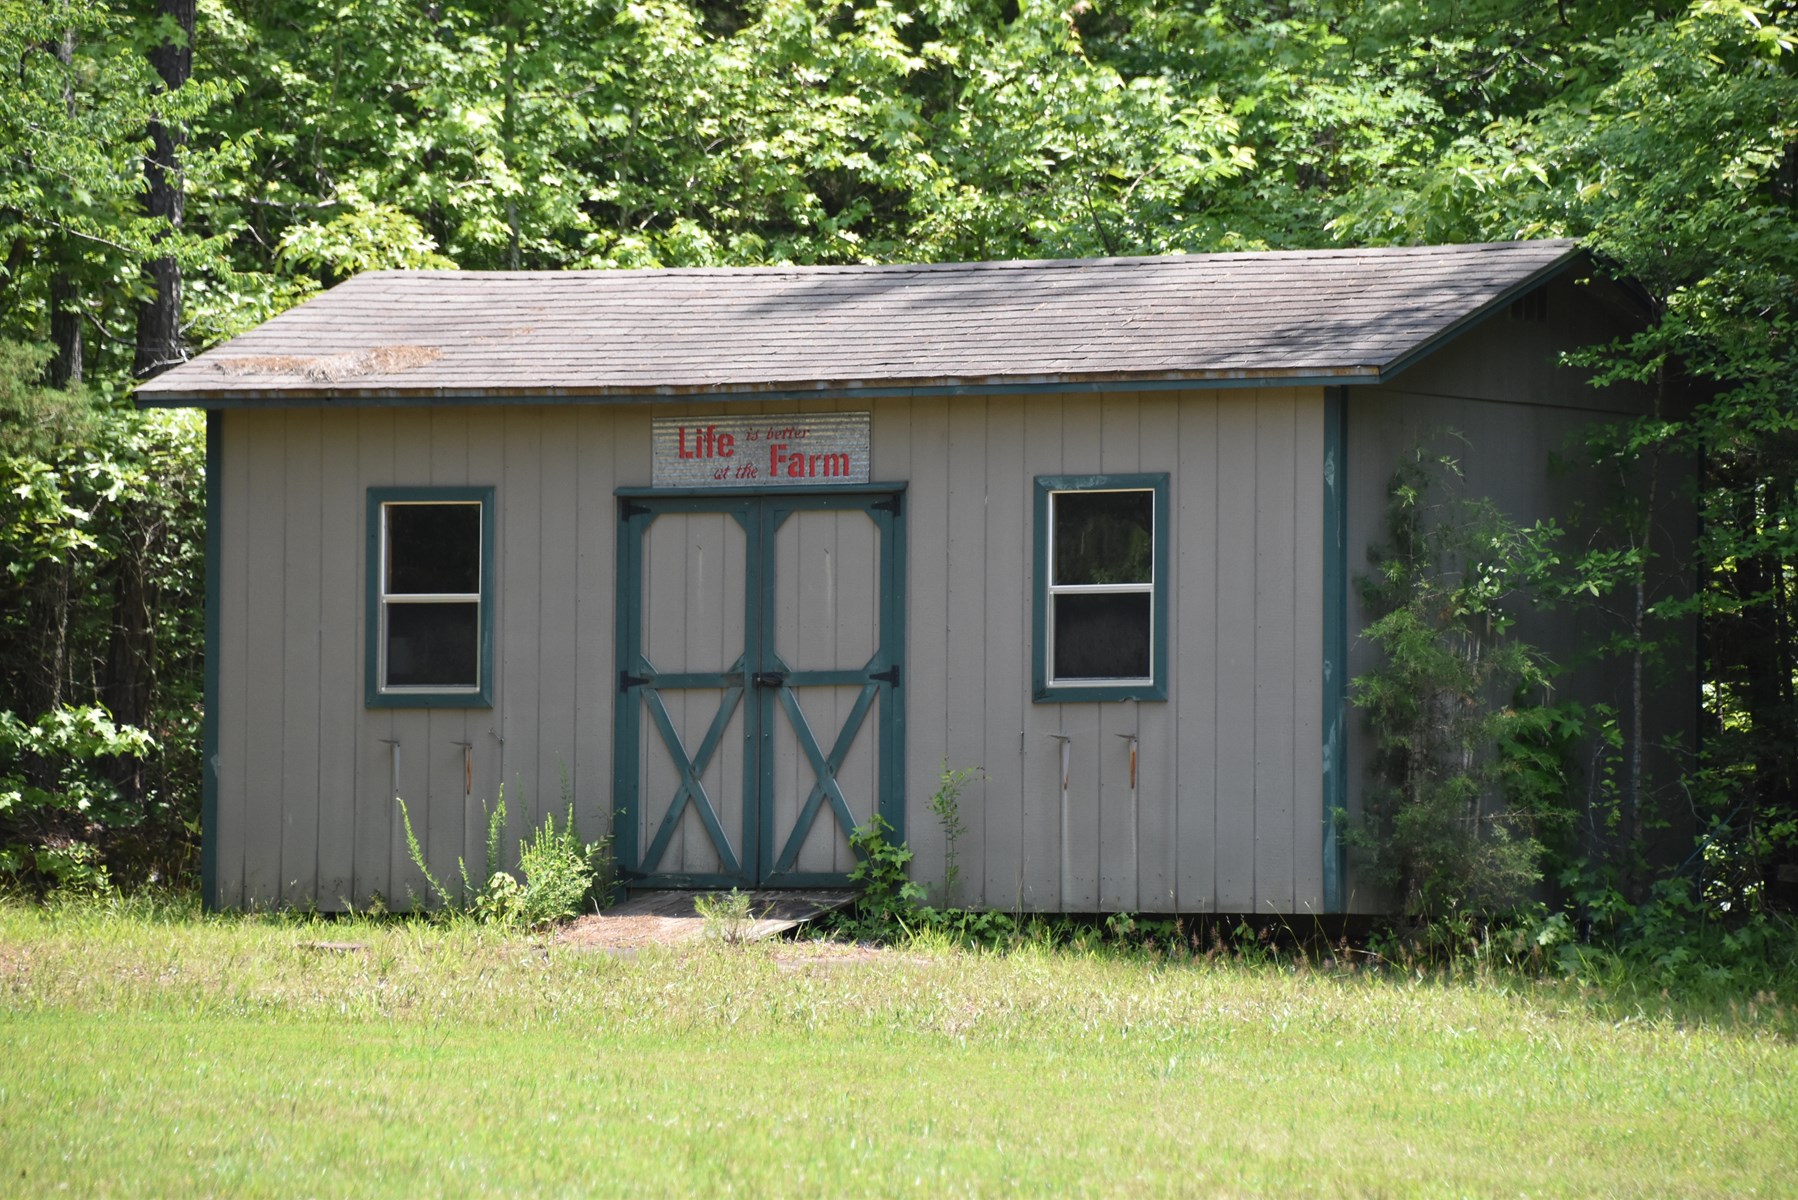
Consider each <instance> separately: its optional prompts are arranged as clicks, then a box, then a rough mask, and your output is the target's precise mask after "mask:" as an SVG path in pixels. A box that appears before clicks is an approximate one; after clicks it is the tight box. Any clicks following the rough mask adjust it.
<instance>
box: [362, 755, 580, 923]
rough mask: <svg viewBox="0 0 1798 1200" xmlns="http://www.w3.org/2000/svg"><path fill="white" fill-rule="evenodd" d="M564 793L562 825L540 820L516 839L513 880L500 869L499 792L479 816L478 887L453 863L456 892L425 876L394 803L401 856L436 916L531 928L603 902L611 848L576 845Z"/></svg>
mask: <svg viewBox="0 0 1798 1200" xmlns="http://www.w3.org/2000/svg"><path fill="white" fill-rule="evenodd" d="M567 792H568V788H567V784H566V782H564V784H563V796H564V799H565V800H567V802H568V806H567V815H566V817H565V818H564V819H563V821H562V824H561V825H560V826H559V827H558V826H557V824H556V814H555V813H553V812H551V813H546V814H544V818H543V824H542V825H539V826H538V827H537V828H536V829H535V830H534V831H533V832H532V833H531V834H530V835H529V836H528V837H525V838H521V839H520V840H519V842H518V851H517V861H518V869H517V873H516V874H514V873H513V872H511V871H508V870H506V869H504V868H503V867H502V866H501V861H502V844H503V842H504V839H505V833H506V792H505V788H504V787H501V788H500V793H499V799H498V800H497V801H496V802H495V803H494V805H493V807H492V808H491V809H490V810H486V813H487V861H486V871H485V873H484V874H483V875H482V877H481V879H480V881H479V882H478V883H477V882H475V881H474V880H472V879H471V878H470V877H469V873H468V865H467V863H466V862H465V861H464V860H462V859H460V858H458V859H457V860H456V870H457V873H458V874H459V875H460V876H461V888H460V889H459V890H454V889H451V888H449V887H446V886H444V884H443V883H442V881H441V880H439V879H438V877H437V876H436V875H434V874H432V872H431V868H430V865H429V864H428V863H426V862H425V856H424V849H423V847H421V846H420V845H419V843H418V838H417V836H416V835H415V834H414V833H413V832H412V820H411V816H410V814H408V813H407V811H406V802H405V801H404V800H401V799H399V798H398V797H397V796H396V797H395V798H394V799H395V802H396V803H397V804H398V805H399V806H400V823H401V824H402V826H403V827H404V829H405V836H406V853H407V855H408V856H409V857H410V858H411V860H412V865H413V866H415V867H417V868H418V871H419V873H420V874H421V875H423V876H424V880H425V886H426V887H427V888H428V889H429V890H430V894H431V895H432V896H434V897H435V898H436V902H437V904H438V905H439V906H440V909H441V911H442V912H443V913H445V914H447V915H450V916H469V917H472V918H474V919H475V920H476V921H479V922H484V923H488V924H495V925H519V926H524V927H526V928H530V929H537V928H542V927H544V926H547V925H553V924H555V923H557V922H559V921H565V920H568V919H569V918H571V917H576V916H579V915H580V913H581V911H582V909H583V907H584V906H585V905H586V904H587V903H588V902H589V901H590V900H591V901H594V902H595V903H596V904H597V902H598V901H599V900H601V899H603V898H607V896H606V893H607V892H608V891H609V889H608V888H606V887H604V886H602V876H603V873H604V865H605V864H606V862H608V861H609V858H610V855H609V850H610V841H609V839H600V840H599V841H593V842H585V841H582V840H581V837H580V834H579V833H578V832H577V831H576V829H575V824H574V801H573V799H572V798H571V797H569V796H568V795H567ZM483 807H484V806H483ZM414 907H416V903H415V904H414Z"/></svg>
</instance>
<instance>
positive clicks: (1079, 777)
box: [137, 241, 1641, 913]
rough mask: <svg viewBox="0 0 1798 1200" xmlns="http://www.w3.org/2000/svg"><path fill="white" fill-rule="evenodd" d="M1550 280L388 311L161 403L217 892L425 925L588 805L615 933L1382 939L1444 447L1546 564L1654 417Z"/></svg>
mask: <svg viewBox="0 0 1798 1200" xmlns="http://www.w3.org/2000/svg"><path fill="white" fill-rule="evenodd" d="M1589 274H1590V271H1589V269H1588V264H1587V263H1586V260H1585V259H1583V257H1582V256H1581V255H1580V254H1579V253H1578V251H1577V250H1576V248H1575V246H1574V245H1573V244H1571V243H1568V242H1560V241H1536V242H1517V243H1504V244H1493V245H1472V246H1443V247H1424V248H1406V249H1370V250H1331V251H1307V252H1296V253H1268V254H1225V255H1194V256H1186V257H1164V258H1135V259H1108V260H1089V261H1053V262H1005V263H983V264H955V265H938V266H857V267H779V268H762V269H741V270H662V271H626V272H559V273H539V272H524V273H474V272H465V273H459V272H411V271H384V272H374V273H370V274H367V275H362V276H359V277H357V278H355V279H352V280H350V281H348V282H346V283H344V284H342V285H341V286H338V287H336V288H333V289H331V290H330V291H328V292H326V293H324V294H323V295H320V296H318V297H316V298H315V299H312V300H310V301H308V302H307V303H305V304H303V305H301V306H299V307H298V308H295V309H293V310H291V311H289V312H287V313H285V314H283V315H281V316H279V317H277V318H275V319H274V320H272V321H270V322H268V323H267V324H265V325H263V326H261V327H259V328H257V329H255V330H253V331H251V332H249V333H246V334H244V335H243V336H241V337H239V338H236V339H235V340H233V341H231V342H229V343H228V344H226V345H224V346H221V347H219V348H217V349H215V350H213V351H211V352H209V353H206V354H204V355H201V356H200V357H199V358H197V359H195V360H194V361H193V362H190V363H188V364H186V365H184V366H182V367H180V368H178V369H176V370H173V371H171V372H169V373H167V374H165V375H163V376H162V377H160V378H158V379H156V380H154V381H153V382H150V383H147V384H145V385H144V386H143V387H141V388H140V389H139V391H138V394H137V397H138V401H139V403H141V404H146V405H181V406H194V407H200V408H204V409H205V410H206V412H207V443H206V444H207V488H208V494H207V504H208V540H207V564H208V565H207V580H208V602H207V629H206V644H207V658H206V662H207V679H206V691H207V712H206V732H205V739H206V745H205V762H206V769H205V792H204V795H205V812H204V825H205V830H204V860H203V861H204V888H205V897H206V900H207V902H208V903H210V904H213V905H220V906H227V907H236V906H270V905H317V906H318V907H319V908H321V909H327V910H328V909H338V908H342V907H344V906H346V905H352V904H353V905H356V906H358V907H360V906H363V905H367V904H369V903H370V902H371V901H372V900H373V899H374V898H375V897H376V896H377V895H378V896H380V897H383V898H385V900H386V901H387V902H388V903H403V902H404V901H405V899H406V897H407V896H408V895H409V894H410V893H419V894H422V893H423V891H424V888H423V884H422V881H421V879H420V878H419V876H418V874H417V872H416V871H415V870H414V869H413V867H412V866H411V864H410V863H409V861H408V859H407V854H406V849H405V846H404V844H403V840H402V837H401V834H400V826H399V811H398V807H397V805H396V804H395V797H396V796H398V797H403V798H404V799H405V801H406V802H407V805H408V806H409V808H410V811H411V815H412V821H413V824H414V827H415V828H416V830H417V832H418V834H419V837H420V840H421V842H422V844H423V846H424V848H425V851H426V853H427V856H428V858H429V860H430V863H431V865H432V867H433V869H434V870H435V872H436V873H437V874H439V875H440V876H446V877H453V876H454V875H455V867H456V863H457V860H458V859H459V858H466V859H467V860H468V861H469V862H470V863H471V864H473V863H476V862H479V861H480V860H481V858H482V854H483V830H484V821H483V805H484V804H486V803H489V802H491V801H492V800H493V798H494V797H495V796H497V795H498V794H499V790H500V788H501V786H502V785H503V786H504V788H505V795H506V798H507V802H508V804H509V805H510V807H511V811H512V813H513V827H514V832H515V833H516V832H520V831H522V830H523V828H524V827H525V825H526V823H530V824H535V823H536V822H538V821H539V820H540V819H541V817H542V815H543V814H545V813H549V812H557V813H560V812H561V811H562V810H563V808H564V806H565V805H566V804H567V803H569V802H572V804H573V806H574V810H575V813H576V816H577V819H578V821H579V824H580V827H581V829H582V832H583V833H584V834H586V835H587V836H589V837H598V836H600V835H602V834H611V835H612V836H613V837H614V839H615V841H614V845H615V854H616V858H617V863H618V867H619V870H620V872H621V874H622V877H623V878H624V880H625V881H626V882H627V883H628V884H629V885H630V886H632V887H640V888H650V887H700V886H720V885H738V886H756V887H778V886H791V887H808V886H824V885H830V884H840V883H841V881H842V880H843V878H844V876H845V874H846V873H847V871H848V870H849V869H850V868H851V866H852V863H853V857H852V852H851V850H850V848H849V845H848V841H847V834H848V831H849V830H850V828H851V827H853V826H854V825H856V824H858V823H860V822H862V821H865V820H867V818H868V817H869V816H870V815H871V814H872V813H874V812H876V811H878V812H880V813H882V814H883V815H885V817H886V818H887V820H888V821H889V822H890V823H891V824H892V825H893V826H894V827H895V829H896V830H897V831H898V833H899V836H901V837H903V838H905V839H907V840H908V841H909V842H910V844H911V846H912V847H913V848H914V850H916V851H917V859H916V863H915V868H916V869H915V874H916V876H917V878H919V879H920V880H921V881H924V882H927V883H932V884H935V883H939V882H940V881H941V879H942V877H943V870H944V866H945V851H946V847H945V844H944V839H943V834H942V830H941V828H940V826H939V823H938V822H937V821H936V820H935V819H934V818H933V817H932V816H931V814H930V813H929V811H928V809H927V807H926V801H927V799H928V797H929V795H930V793H931V791H932V790H933V788H934V786H935V782H936V779H937V776H938V773H939V771H940V770H941V769H942V767H943V766H944V765H945V764H946V765H947V766H949V767H952V768H963V767H978V768H979V769H980V770H981V772H982V776H981V778H980V779H979V781H977V782H976V783H974V784H972V785H971V786H970V787H969V788H968V789H967V791H966V793H965V795H964V799H963V819H964V821H965V823H966V825H967V832H966V834H965V835H964V836H963V838H962V839H961V840H960V842H959V844H958V845H957V847H956V848H955V849H956V856H957V858H958V860H959V864H960V868H961V870H960V876H961V886H960V888H959V890H958V894H957V895H956V896H954V897H953V899H954V900H955V901H956V902H959V903H964V904H971V905H985V906H989V907H996V908H1006V909H1021V910H1036V911H1062V912H1092V911H1116V910H1139V911H1154V912H1167V911H1181V912H1214V913H1215V912H1225V913H1232V912H1244V913H1249V912H1255V913H1268V912H1278V913H1320V912H1339V911H1345V910H1351V909H1358V908H1364V907H1367V906H1369V905H1371V904H1375V903H1377V899H1376V898H1375V897H1373V896H1372V893H1371V892H1370V891H1369V890H1368V889H1366V888H1363V887H1361V886H1359V885H1358V884H1357V881H1356V879H1355V878H1354V875H1353V871H1352V870H1351V869H1350V865H1349V863H1348V861H1347V859H1346V858H1345V855H1344V851H1343V848H1342V844H1341V841H1340V839H1339V837H1338V829H1337V821H1336V820H1335V819H1334V817H1333V814H1335V813H1336V812H1337V811H1338V810H1339V809H1341V808H1344V807H1345V806H1346V807H1348V808H1353V807H1354V805H1355V804H1356V802H1357V800H1356V793H1357V791H1358V783H1359V770H1360V768H1359V765H1358V764H1359V761H1360V757H1361V751H1360V748H1359V744H1358V743H1359V740H1360V738H1361V736H1362V735H1361V734H1360V733H1359V727H1358V723H1357V722H1356V721H1354V720H1353V718H1352V716H1351V713H1350V710H1349V708H1348V705H1347V699H1346V688H1345V682H1346V679H1347V678H1348V676H1349V674H1350V673H1351V672H1352V671H1355V670H1358V669H1360V667H1359V666H1358V665H1357V659H1356V655H1357V654H1364V653H1365V651H1364V650H1362V651H1356V650H1352V649H1351V642H1352V639H1353V635H1354V633H1355V631H1356V630H1357V629H1358V628H1359V627H1360V624H1361V621H1360V617H1359V614H1358V613H1357V612H1356V611H1355V603H1354V598H1353V589H1352V587H1351V576H1352V574H1353V572H1354V571H1355V570H1357V569H1359V567H1360V566H1361V564H1362V563H1363V562H1364V561H1365V559H1364V555H1365V548H1366V546H1367V545H1368V544H1369V542H1371V541H1373V540H1375V539H1376V538H1377V537H1378V534H1379V530H1380V523H1381V520H1382V514H1383V510H1384V503H1385V497H1384V485H1385V481H1386V479H1387V477H1388V475H1389V473H1390V471H1391V469H1392V467H1393V465H1394V463H1395V462H1396V460H1397V457H1398V455H1399V454H1400V453H1401V452H1402V451H1403V450H1404V449H1405V448H1406V447H1407V446H1408V445H1409V444H1410V443H1411V441H1412V440H1413V439H1414V438H1415V437H1416V436H1417V434H1418V432H1419V431H1421V430H1426V429H1429V428H1432V427H1445V426H1452V427H1455V428H1457V429H1459V430H1461V431H1463V432H1464V433H1465V435H1466V437H1467V439H1468V450H1467V455H1466V458H1467V464H1468V469H1469V475H1470V479H1471V481H1472V482H1473V484H1474V486H1475V487H1476V488H1478V489H1480V490H1483V491H1485V492H1488V493H1489V494H1492V495H1494V496H1495V497H1497V498H1498V499H1499V500H1500V502H1501V503H1502V504H1503V505H1504V506H1505V507H1506V508H1507V509H1508V510H1509V511H1510V512H1511V513H1512V514H1513V515H1514V516H1517V517H1519V518H1522V519H1530V518H1533V517H1534V516H1536V515H1539V514H1540V513H1543V512H1546V511H1551V510H1552V509H1554V508H1556V507H1559V506H1561V505H1563V504H1565V503H1566V502H1567V500H1568V499H1569V496H1568V493H1567V489H1568V488H1569V487H1570V486H1572V485H1570V484H1569V483H1567V482H1566V481H1564V480H1551V479H1550V478H1549V476H1548V474H1547V471H1548V459H1549V455H1550V452H1551V451H1552V450H1553V449H1554V448H1555V447H1556V446H1558V445H1559V444H1560V443H1561V441H1562V440H1563V439H1564V438H1565V437H1566V436H1567V435H1568V434H1569V433H1571V432H1573V431H1574V430H1576V429H1578V428H1579V427H1581V426H1582V425H1584V424H1585V423H1587V422H1589V421H1591V420H1592V419H1594V418H1595V417H1604V416H1612V415H1615V414H1617V413H1622V412H1630V411H1636V409H1637V408H1638V406H1639V405H1640V403H1641V398H1640V397H1639V396H1637V395H1635V394H1633V393H1629V392H1626V391H1621V390H1613V391H1609V392H1600V391H1595V390H1593V389H1591V388H1589V387H1587V386H1585V384H1584V381H1583V379H1582V378H1581V377H1579V376H1578V374H1577V373H1576V372H1573V371H1571V370H1568V369H1564V368H1561V367H1559V366H1557V365H1556V356H1557V355H1558V354H1559V353H1560V352H1562V351H1564V350H1567V349H1570V348H1572V347H1575V346H1580V345H1585V344H1590V343H1593V342H1596V341H1600V340H1604V339H1606V338H1609V337H1612V336H1615V335H1616V334H1617V333H1619V332H1622V331H1624V330H1626V329H1628V328H1630V327H1631V325H1632V322H1634V320H1635V318H1634V317H1633V315H1632V314H1631V313H1630V311H1629V309H1628V304H1627V301H1626V299H1625V297H1624V294H1623V293H1622V291H1621V290H1620V289H1617V288H1615V287H1612V286H1610V285H1606V284H1604V283H1602V281H1595V280H1590V279H1588V278H1586V276H1587V275H1589Z"/></svg>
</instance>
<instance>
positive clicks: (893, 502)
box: [868, 492, 905, 517]
mask: <svg viewBox="0 0 1798 1200" xmlns="http://www.w3.org/2000/svg"><path fill="white" fill-rule="evenodd" d="M868 507H869V508H878V509H879V510H880V511H881V512H890V513H892V514H893V515H894V516H895V517H897V516H902V515H903V513H902V512H901V510H902V509H903V508H904V507H905V494H904V493H903V492H894V493H893V494H892V495H891V496H888V497H887V498H886V499H885V500H876V501H875V502H874V503H872V504H870V505H868Z"/></svg>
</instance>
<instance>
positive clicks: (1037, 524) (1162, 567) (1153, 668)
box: [1030, 472, 1173, 704]
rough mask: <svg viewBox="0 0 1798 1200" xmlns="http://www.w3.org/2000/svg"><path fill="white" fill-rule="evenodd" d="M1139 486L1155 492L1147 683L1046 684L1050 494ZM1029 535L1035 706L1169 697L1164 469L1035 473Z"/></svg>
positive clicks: (1168, 524) (1168, 531) (1169, 533)
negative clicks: (1089, 472)
mask: <svg viewBox="0 0 1798 1200" xmlns="http://www.w3.org/2000/svg"><path fill="white" fill-rule="evenodd" d="M1132 488H1139V489H1150V490H1153V491H1154V493H1155V547H1154V572H1155V589H1154V591H1153V592H1152V593H1150V601H1149V614H1150V616H1149V620H1150V631H1149V643H1150V644H1149V671H1150V679H1149V682H1147V683H1085V684H1060V685H1055V684H1051V683H1050V682H1049V659H1048V653H1049V497H1050V495H1051V494H1052V493H1054V492H1079V491H1123V490H1126V489H1132ZM1035 490H1036V495H1035V502H1034V514H1035V515H1034V520H1033V529H1032V534H1031V545H1032V556H1033V560H1034V563H1035V567H1034V571H1033V573H1032V582H1031V589H1032V592H1033V593H1034V597H1033V601H1032V604H1031V613H1030V641H1031V654H1030V661H1031V678H1030V696H1031V699H1032V700H1034V701H1035V702H1036V703H1038V704H1079V703H1086V702H1101V703H1102V702H1104V701H1108V700H1166V699H1167V619H1168V612H1167V610H1168V578H1169V574H1170V568H1169V566H1168V561H1169V551H1168V544H1169V543H1170V542H1172V541H1173V524H1172V521H1171V518H1170V514H1171V512H1172V505H1171V503H1170V501H1169V497H1168V476H1167V473H1166V472H1151V473H1146V474H1129V475H1038V476H1037V477H1036V489H1035Z"/></svg>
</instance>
